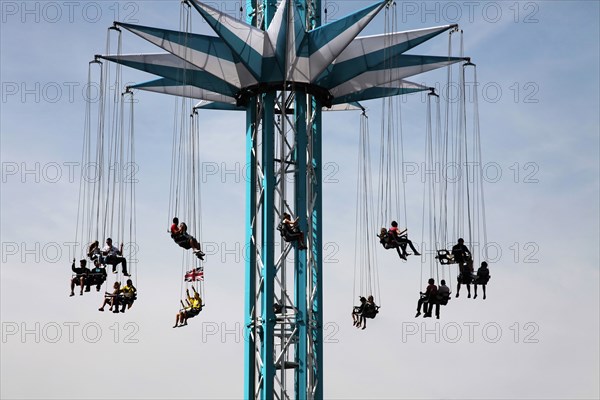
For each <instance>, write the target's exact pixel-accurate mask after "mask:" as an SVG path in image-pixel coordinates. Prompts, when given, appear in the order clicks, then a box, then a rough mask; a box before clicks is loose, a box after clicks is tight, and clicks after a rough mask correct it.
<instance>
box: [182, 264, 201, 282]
mask: <svg viewBox="0 0 600 400" xmlns="http://www.w3.org/2000/svg"><path fill="white" fill-rule="evenodd" d="M203 280H204V268H202V267H198V268H195V269H193V270H191V271H187V272H186V273H185V281H186V282H195V281H203Z"/></svg>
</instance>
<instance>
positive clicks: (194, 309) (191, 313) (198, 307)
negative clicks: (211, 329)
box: [173, 287, 204, 328]
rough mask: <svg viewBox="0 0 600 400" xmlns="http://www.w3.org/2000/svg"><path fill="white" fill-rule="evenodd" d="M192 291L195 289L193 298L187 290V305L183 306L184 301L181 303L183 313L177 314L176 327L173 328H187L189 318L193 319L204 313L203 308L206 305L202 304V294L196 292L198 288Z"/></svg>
mask: <svg viewBox="0 0 600 400" xmlns="http://www.w3.org/2000/svg"><path fill="white" fill-rule="evenodd" d="M192 289H194V296H193V297H192V296H190V290H189V289H186V291H185V293H186V295H187V299H186V302H187V305H186V304H183V301H182V302H181V304H182V305H183V309H181V311H180V312H178V313H177V315H176V317H175V325H174V326H173V328H177V327H180V326H186V325H187V320H188V318H193V317H195V316H196V315H198V314H200V311H202V307H203V306H204V304H202V298H201V297H200V293H198V292H197V291H196V288H194V287H192Z"/></svg>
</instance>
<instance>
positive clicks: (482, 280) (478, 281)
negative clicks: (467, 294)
mask: <svg viewBox="0 0 600 400" xmlns="http://www.w3.org/2000/svg"><path fill="white" fill-rule="evenodd" d="M489 280H490V270H489V269H488V263H486V262H485V261H482V262H481V267H479V269H478V270H477V276H476V277H475V280H474V281H473V285H474V286H475V295H474V296H473V299H476V298H477V285H481V287H482V288H483V299H484V300H485V286H486V285H487V283H488V281H489Z"/></svg>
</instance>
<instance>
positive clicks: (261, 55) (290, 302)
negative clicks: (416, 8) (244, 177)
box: [98, 0, 463, 399]
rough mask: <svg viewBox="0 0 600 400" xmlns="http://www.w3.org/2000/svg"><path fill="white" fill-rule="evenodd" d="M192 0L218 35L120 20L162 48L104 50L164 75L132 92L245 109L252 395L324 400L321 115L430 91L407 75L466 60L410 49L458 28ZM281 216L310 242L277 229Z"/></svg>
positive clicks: (259, 1)
mask: <svg viewBox="0 0 600 400" xmlns="http://www.w3.org/2000/svg"><path fill="white" fill-rule="evenodd" d="M184 3H185V4H186V5H187V6H188V7H193V8H195V9H196V10H197V11H198V13H199V14H200V15H201V16H202V17H203V18H204V20H205V21H206V22H207V23H208V24H209V25H210V26H211V27H212V29H213V30H214V31H215V33H216V34H217V36H207V35H200V34H193V33H184V32H178V31H171V30H165V29H159V28H153V27H148V26H141V25H133V24H126V23H118V22H115V26H116V27H118V28H119V29H120V28H124V29H126V30H128V31H131V32H133V33H134V34H136V35H138V36H140V37H142V38H144V39H146V40H148V41H150V42H152V43H154V44H155V45H157V46H158V47H160V48H162V49H163V50H165V51H166V53H160V54H142V55H103V56H98V57H100V58H103V59H106V60H110V61H113V62H117V63H119V64H123V65H126V66H129V67H132V68H135V69H138V70H143V71H147V72H149V73H152V74H155V75H158V76H160V78H159V79H155V80H152V81H150V82H145V83H140V84H137V85H133V86H131V88H133V89H140V90H147V91H153V92H158V93H163V94H171V95H176V96H185V97H191V98H194V99H198V100H200V103H199V104H198V106H197V107H198V108H201V109H220V110H232V111H241V112H245V114H246V132H245V136H246V160H247V163H248V165H249V167H250V174H249V179H248V182H247V185H246V241H247V247H248V248H249V257H248V259H247V262H246V266H245V279H246V292H245V306H244V316H245V326H246V329H245V339H246V344H245V358H244V363H245V381H244V382H245V383H244V398H246V399H253V398H256V399H259V398H260V399H288V398H289V399H292V398H293V399H322V398H323V388H324V381H323V369H324V360H323V282H322V248H323V242H322V217H323V210H322V190H321V189H322V187H321V185H322V172H321V171H322V158H323V157H322V156H323V155H322V148H321V142H322V133H323V131H322V112H323V111H325V110H338V109H352V108H358V107H359V104H358V103H357V102H359V101H363V100H369V99H375V98H381V97H388V96H395V95H401V94H406V93H412V92H418V91H422V90H428V89H429V88H428V87H426V86H423V85H420V84H417V83H412V82H409V81H406V80H405V78H407V77H410V76H413V75H416V74H419V73H422V72H426V71H429V70H433V69H436V68H440V67H444V66H447V65H449V64H452V63H455V62H459V61H462V60H463V59H462V58H455V57H447V56H441V57H438V56H422V55H406V54H404V53H405V52H406V51H407V50H410V49H412V48H414V47H415V46H417V45H419V44H421V43H423V42H425V41H427V40H429V39H431V38H433V37H435V36H437V35H439V34H440V33H442V32H444V31H447V30H449V29H452V28H454V27H455V26H454V25H445V26H440V27H435V28H428V29H419V30H413V31H404V32H395V33H391V34H385V35H383V34H382V35H376V36H365V37H358V35H359V34H360V32H361V31H362V30H363V28H364V27H365V26H366V25H367V24H368V23H369V22H370V21H371V20H372V19H373V18H374V17H375V16H376V15H377V14H378V13H379V12H380V11H381V10H382V9H384V8H385V7H388V6H389V5H390V3H391V2H390V1H376V2H373V3H372V4H370V5H369V6H367V7H365V8H363V9H360V10H358V11H356V12H354V13H352V14H350V15H348V16H346V17H343V18H340V19H338V20H336V21H333V22H331V23H328V24H325V25H322V24H321V2H320V0H313V1H306V0H302V1H299V0H283V1H280V2H275V1H267V0H247V1H246V3H245V14H246V15H247V20H246V21H241V20H239V19H236V18H234V17H232V16H229V15H227V14H226V13H224V12H221V11H219V10H217V9H215V8H212V7H210V6H208V5H206V4H203V3H201V2H199V1H197V0H186V1H185V2H184ZM284 213H288V214H290V215H292V216H293V217H297V218H298V225H299V228H300V230H301V231H302V232H303V233H304V240H305V244H306V249H301V248H300V246H299V245H298V244H297V243H294V242H287V241H285V240H284V238H283V237H282V236H281V235H280V234H279V232H278V230H277V226H278V224H279V222H280V221H281V218H282V216H283V214H284Z"/></svg>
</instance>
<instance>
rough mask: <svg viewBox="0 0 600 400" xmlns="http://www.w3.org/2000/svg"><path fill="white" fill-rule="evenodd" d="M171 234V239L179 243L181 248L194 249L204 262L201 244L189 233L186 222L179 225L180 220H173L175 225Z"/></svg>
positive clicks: (172, 226)
mask: <svg viewBox="0 0 600 400" xmlns="http://www.w3.org/2000/svg"><path fill="white" fill-rule="evenodd" d="M169 231H170V232H171V238H173V240H174V241H175V243H177V244H178V245H179V246H180V247H183V248H184V249H186V250H187V249H194V254H195V255H196V257H198V258H199V259H201V260H204V255H205V254H204V253H203V252H202V250H201V249H200V243H198V241H197V240H196V238H194V237H193V236H191V235H190V234H188V233H187V225H186V224H185V222H182V223H181V224H179V218H177V217H175V218H173V224H172V225H171V228H170V229H169Z"/></svg>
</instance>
